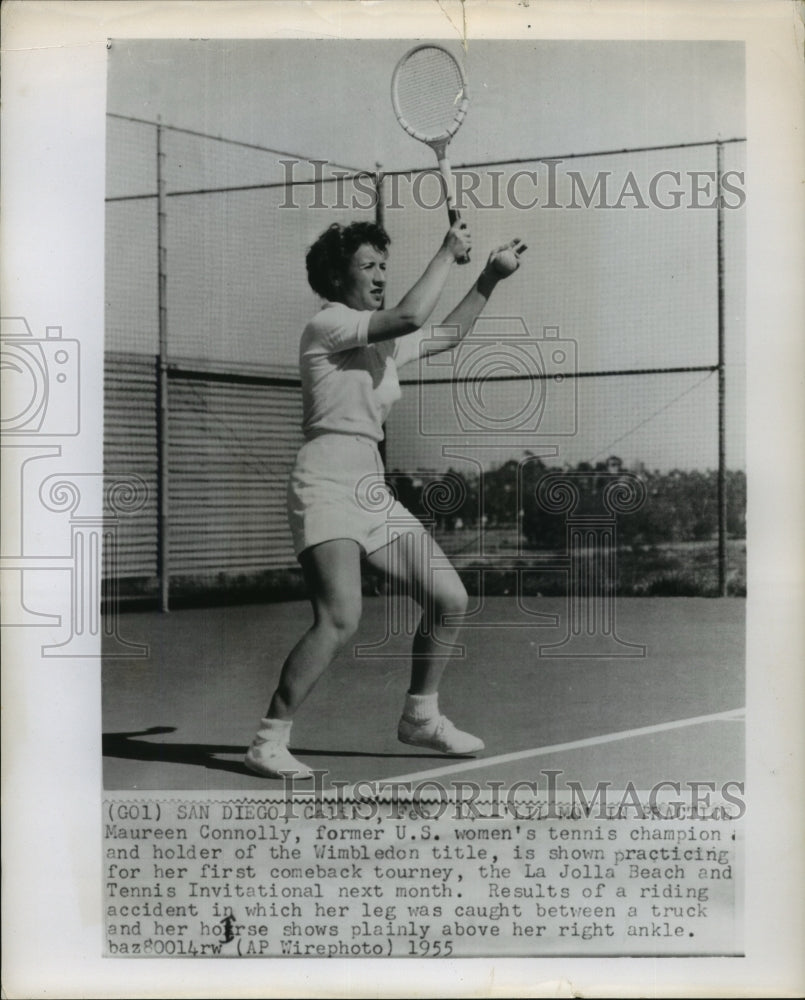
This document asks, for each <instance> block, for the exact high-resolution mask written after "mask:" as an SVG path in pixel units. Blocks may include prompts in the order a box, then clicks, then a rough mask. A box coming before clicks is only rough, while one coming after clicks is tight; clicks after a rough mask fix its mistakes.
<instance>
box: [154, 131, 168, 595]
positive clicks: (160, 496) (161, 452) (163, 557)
mask: <svg viewBox="0 0 805 1000" xmlns="http://www.w3.org/2000/svg"><path fill="white" fill-rule="evenodd" d="M163 141H164V137H163V132H162V125H161V124H157V254H158V261H157V267H158V278H159V280H158V283H157V307H158V312H159V355H158V358H157V575H158V577H159V607H160V610H161V611H168V610H170V550H169V546H168V299H167V291H168V278H167V248H166V246H165V240H166V233H165V228H166V220H167V214H166V212H167V204H166V202H167V199H166V196H165V172H164V169H163V167H164V160H165V152H164V149H163Z"/></svg>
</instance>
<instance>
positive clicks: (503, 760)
mask: <svg viewBox="0 0 805 1000" xmlns="http://www.w3.org/2000/svg"><path fill="white" fill-rule="evenodd" d="M745 711H746V710H745V709H743V708H733V709H731V710H730V711H729V712H716V713H715V714H714V715H695V716H693V717H692V718H689V719H676V720H675V721H674V722H661V723H659V724H657V725H655V726H642V727H641V728H640V729H624V730H623V731H622V732H619V733H605V734H604V735H603V736H590V737H588V738H587V739H584V740H573V741H572V742H570V743H553V744H551V745H550V746H545V747H537V748H535V749H532V750H518V751H516V752H515V753H504V754H500V755H499V756H497V757H481V758H478V759H474V760H467V761H462V762H461V763H460V764H450V765H448V766H446V767H436V768H433V770H430V771H415V772H414V773H413V774H403V775H401V776H400V777H398V778H383V781H384V782H387V781H394V782H403V781H412V782H413V781H422V780H424V779H427V778H440V777H442V776H443V775H445V774H458V773H459V772H461V771H477V770H480V769H481V768H486V767H494V766H495V765H496V764H508V763H509V762H510V761H513V760H527V759H528V758H529V757H544V756H546V755H547V754H551V753H558V752H559V751H562V750H579V749H581V748H582V747H597V746H600V745H601V744H602V743H615V742H617V741H618V740H630V739H632V738H633V737H634V736H647V735H649V734H650V733H664V732H667V731H668V730H669V729H684V728H685V727H686V726H700V725H702V724H703V723H706V722H734V721H738V720H740V719H743V717H744V712H745ZM350 791H352V789H345V791H344V795H345V796H347V795H348V794H349V792H350Z"/></svg>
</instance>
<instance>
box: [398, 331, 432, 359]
mask: <svg viewBox="0 0 805 1000" xmlns="http://www.w3.org/2000/svg"><path fill="white" fill-rule="evenodd" d="M424 335H425V334H424V331H423V330H416V331H414V333H407V334H405V336H403V337H397V338H396V339H395V341H394V354H393V357H394V363H395V364H396V365H397V367H398V368H402V366H403V365H407V364H408V363H409V362H411V361H416V360H417V359H418V358H419V355H420V350H421V348H422V339H423V337H424Z"/></svg>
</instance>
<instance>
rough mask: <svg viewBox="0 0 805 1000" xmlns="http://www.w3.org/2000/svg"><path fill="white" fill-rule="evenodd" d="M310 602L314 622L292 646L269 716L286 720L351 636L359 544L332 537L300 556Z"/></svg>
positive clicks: (357, 599)
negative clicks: (330, 539)
mask: <svg viewBox="0 0 805 1000" xmlns="http://www.w3.org/2000/svg"><path fill="white" fill-rule="evenodd" d="M299 561H300V563H301V565H302V572H303V573H304V576H305V583H306V585H307V588H308V593H309V594H310V601H311V604H312V605H313V616H314V619H313V624H312V625H311V627H310V628H309V629H308V631H307V632H306V633H305V634H304V635H303V636H302V638H301V639H300V640H299V642H298V643H297V644H296V646H294V648H293V649H292V650H291V652H290V654H289V655H288V658H287V659H286V661H285V663H284V665H283V667H282V673H281V674H280V680H279V684H278V685H277V690H276V691H275V692H274V697H273V698H272V699H271V704H270V705H269V708H268V712H267V717H268V718H270V719H290V718H292V717H293V715H294V713H295V712H296V710H297V709H298V708H299V706H300V705H301V704H302V702H303V701H304V700H305V698H306V697H307V696H308V694H310V692H311V691H312V689H313V687H314V685H315V684H316V681H318V679H319V678H320V677H321V675H322V674H323V673H324V671H325V670H326V669H327V667H328V666H329V665H330V663H331V662H332V661H333V659H334V657H335V655H336V653H338V651H339V650H340V649H341V648H342V646H343V645H344V644H345V643H346V642H348V641H349V639H351V638H352V636H353V635H354V634H355V631H356V629H357V627H358V623H359V621H360V617H361V569H360V546H359V545H358V543H357V542H355V541H353V540H352V539H349V538H335V539H333V540H332V541H329V542H322V543H321V545H314V546H313V547H312V548H310V549H306V550H305V551H304V552H303V553H302V554H301V555H300V557H299Z"/></svg>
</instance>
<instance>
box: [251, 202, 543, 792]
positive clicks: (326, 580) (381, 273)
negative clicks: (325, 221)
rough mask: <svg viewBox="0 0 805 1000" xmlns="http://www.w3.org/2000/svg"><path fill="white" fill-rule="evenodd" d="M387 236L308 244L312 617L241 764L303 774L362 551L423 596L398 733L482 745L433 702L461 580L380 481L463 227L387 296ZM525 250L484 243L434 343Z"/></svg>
mask: <svg viewBox="0 0 805 1000" xmlns="http://www.w3.org/2000/svg"><path fill="white" fill-rule="evenodd" d="M389 243H390V239H389V237H388V235H387V233H386V232H385V231H384V230H383V229H382V228H380V227H379V226H376V225H374V224H372V223H367V222H354V223H352V224H351V225H348V226H341V225H339V224H337V223H336V224H333V225H331V226H330V227H329V229H327V230H326V231H325V232H324V233H322V235H321V236H320V237H319V238H318V239H317V240H316V242H315V243H314V244H313V246H312V247H311V248H310V250H309V251H308V254H307V260H306V263H307V274H308V280H309V282H310V285H311V287H312V288H313V290H314V291H315V292H316V293H317V294H318V295H320V296H321V297H322V298H323V299H324V300H325V304H324V307H323V308H322V310H321V311H320V312H319V313H318V314H317V315H316V316H314V318H313V319H312V320H311V321H310V323H308V325H307V327H306V328H305V331H304V333H303V334H302V340H301V344H300V352H299V356H300V370H301V380H302V398H303V431H304V436H305V443H304V444H303V446H302V448H301V449H300V451H299V455H298V457H297V460H296V465H295V466H294V469H293V472H292V473H291V477H290V481H289V484H288V512H289V518H290V524H291V531H292V534H293V541H294V548H295V551H296V554H297V557H298V559H299V562H300V564H301V566H302V571H303V574H304V578H305V582H306V585H307V587H308V591H309V594H310V600H311V602H312V604H313V614H314V621H313V625H312V626H311V627H310V628H309V629H308V631H307V632H306V633H305V634H304V635H303V636H302V638H301V639H300V640H299V642H298V643H297V645H296V646H295V647H294V649H293V650H292V651H291V653H290V655H289V656H288V658H287V660H286V661H285V664H284V666H283V668H282V673H281V675H280V680H279V685H278V687H277V689H276V691H275V692H274V695H273V697H272V699H271V704H270V705H269V707H268V711H267V712H266V717H265V718H264V719H262V720H261V723H260V728H259V730H258V732H257V734H256V736H255V737H254V740H253V741H252V743H251V746H250V747H249V750H248V752H247V754H246V758H245V764H246V766H247V767H248V768H249V769H250V770H252V771H255V772H256V773H257V774H261V775H264V776H265V777H270V778H276V777H281V776H282V775H283V774H292V775H293V777H294V778H295V779H300V778H309V777H311V774H312V772H311V771H310V769H309V768H308V767H306V766H305V765H304V764H303V763H301V762H300V761H298V760H296V759H295V758H294V757H293V756H292V755H291V753H290V751H289V749H288V742H289V739H290V733H291V722H292V720H293V718H294V716H295V714H296V712H297V711H298V710H299V707H300V706H301V705H302V703H303V702H304V700H305V698H306V697H307V696H308V694H310V691H311V690H312V688H313V686H314V685H315V684H316V682H317V681H318V679H319V678H320V677H321V675H322V674H323V672H324V671H325V670H326V669H327V667H328V666H329V664H330V663H331V662H332V660H333V659H334V657H335V656H336V654H337V653H338V651H339V650H340V649H341V648H342V647H343V646H344V645H345V643H347V642H348V641H349V639H350V638H351V637H352V636H353V635H354V633H355V631H356V629H357V627H358V622H359V620H360V616H361V573H360V563H361V557H362V556H363V557H365V558H366V559H367V560H368V562H369V563H370V564H371V565H372V566H374V567H376V568H378V569H380V570H382V571H384V572H385V573H386V574H387V575H388V576H390V577H391V578H393V579H394V580H395V581H396V583H397V584H398V586H400V587H402V588H403V589H404V590H405V592H406V593H408V594H409V595H410V596H412V597H413V598H414V599H415V600H416V601H417V602H418V603H419V604H420V606H421V608H422V616H421V620H420V623H419V627H418V630H417V632H416V635H415V637H414V641H413V650H412V666H411V682H410V687H409V690H408V694H407V696H406V699H405V704H404V707H403V711H402V717H401V719H400V722H399V727H398V731H397V734H398V738H399V739H400V740H401V741H402V742H403V743H407V744H410V745H412V746H418V747H426V748H428V749H429V750H436V751H438V752H440V753H445V754H456V755H471V754H473V753H476V752H477V751H479V750H482V749H483V748H484V744H483V742H482V741H481V740H480V739H479V738H478V737H477V736H472V735H471V734H469V733H466V732H462V731H461V730H459V729H457V728H456V727H455V726H454V725H453V724H452V723H451V722H450V721H449V719H447V718H446V717H445V716H444V715H442V714H441V712H440V709H439V703H438V687H439V681H440V679H441V676H442V673H443V671H444V669H445V667H446V665H447V662H448V660H449V653H450V647H451V644H452V643H453V642H454V640H455V639H456V636H457V633H458V627H457V625H456V619H457V618H460V616H461V615H462V614H464V612H465V611H466V606H467V594H466V591H465V590H464V586H463V584H462V582H461V580H460V578H459V576H458V574H457V573H456V571H455V569H454V568H453V567H452V566H451V565H450V563H449V561H448V560H447V557H446V556H445V555H444V553H443V552H442V550H441V549H440V548H439V546H438V545H437V544H436V542H435V541H433V540H431V539H428V540H427V542H428V544H426V545H423V544H422V542H423V538H422V536H423V534H424V531H425V529H424V527H423V526H422V524H421V523H420V522H419V521H418V520H417V519H416V518H415V517H414V515H413V514H411V513H410V512H409V511H407V510H406V509H405V507H403V506H402V505H401V504H400V503H399V502H398V501H396V500H395V499H394V498H393V497H392V496H391V495H390V494H389V492H388V489H387V487H386V485H385V479H384V471H383V464H382V461H381V458H380V454H379V452H378V443H379V442H380V441H381V440H382V439H383V423H384V421H385V419H386V416H387V414H388V412H389V409H390V408H391V405H392V403H394V401H395V400H397V399H399V397H400V384H399V381H398V378H397V371H398V369H399V368H401V367H402V366H403V365H405V364H407V363H409V362H411V361H414V360H415V359H417V358H419V357H420V355H421V354H424V353H427V352H428V351H429V350H430V349H429V347H428V342H429V339H430V338H427V337H426V336H425V334H424V331H423V329H422V328H423V327H424V326H425V324H426V323H427V322H428V319H429V317H430V315H431V313H432V312H433V310H434V309H435V307H436V304H437V302H438V299H439V296H440V294H441V292H442V289H443V288H444V285H445V282H446V281H447V278H448V276H449V274H450V271H451V268H452V266H453V264H454V263H455V262H456V261H458V260H461V259H462V258H465V257H466V255H468V254H469V252H470V249H471V239H470V234H469V231H468V229H467V226H466V224H465V223H463V222H458V223H456V224H455V225H453V226H452V227H451V228H450V230H449V231H448V232H447V234H446V236H445V237H444V240H443V242H442V244H441V246H440V247H439V249H438V250H437V252H436V254H435V256H434V257H433V259H432V260H431V262H430V263H429V264H428V266H427V267H426V268H425V270H424V271H423V272H422V275H421V277H420V278H419V280H418V281H416V282H415V284H414V285H413V287H412V288H411V289H410V290H409V291H408V292H407V293H406V294H405V295H404V296H403V297H402V299H401V300H400V302H399V303H398V304H397V305H396V306H394V307H393V308H391V309H385V308H383V304H384V293H385V287H386V267H387V264H388V247H389ZM524 249H525V244H523V243H522V242H521V241H520V240H512V241H511V242H510V243H507V244H505V245H504V246H501V247H499V248H498V249H497V250H494V251H493V252H492V253H491V254H490V256H489V259H488V260H487V262H486V265H485V266H484V268H483V270H482V272H481V274H480V276H479V278H478V279H477V281H476V282H475V283H474V284H473V286H472V287H471V288H470V290H469V291H468V292H467V294H466V295H465V297H464V298H463V300H462V301H461V302H460V303H459V304H458V305H457V306H456V308H455V309H453V311H452V312H451V313H449V314H448V316H447V317H446V318H445V320H444V321H443V323H444V326H445V327H446V328H447V330H446V331H445V330H440V339H439V350H446V349H449V348H450V347H451V346H454V345H455V344H457V343H458V342H459V341H460V340H461V339H462V338H463V337H464V336H465V335H466V334H467V333H468V332H469V330H470V329H471V327H472V324H473V323H474V321H475V319H476V318H477V317H478V315H479V314H480V313H481V311H482V309H483V308H484V306H485V305H486V303H487V301H488V299H489V296H490V295H491V294H492V291H493V289H494V288H495V286H496V285H497V283H498V281H500V280H501V279H503V278H506V277H508V276H509V275H510V274H512V273H513V272H514V271H516V270H517V268H518V267H519V263H520V261H519V254H520V253H521V252H522V251H523V250H524ZM451 332H453V333H454V341H453V345H451V343H450V340H449V335H450V333H451ZM445 333H447V337H444V334H445ZM434 346H435V345H434ZM356 697H357V700H358V704H359V707H360V709H361V710H362V711H369V710H371V707H370V706H369V705H364V704H362V701H361V696H360V693H359V692H358V693H357V695H356Z"/></svg>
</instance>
